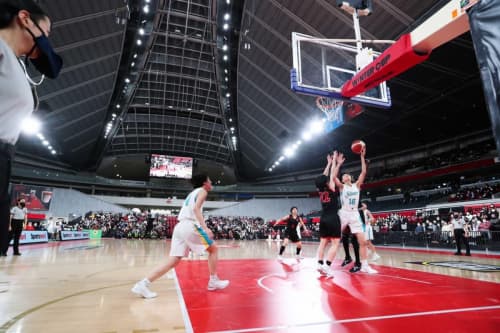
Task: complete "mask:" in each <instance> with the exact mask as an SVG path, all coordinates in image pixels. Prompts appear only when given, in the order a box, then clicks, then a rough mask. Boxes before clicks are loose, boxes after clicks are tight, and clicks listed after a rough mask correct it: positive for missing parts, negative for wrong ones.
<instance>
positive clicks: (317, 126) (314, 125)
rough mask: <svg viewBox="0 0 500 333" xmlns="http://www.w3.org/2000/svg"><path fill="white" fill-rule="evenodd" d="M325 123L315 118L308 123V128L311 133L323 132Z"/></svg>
mask: <svg viewBox="0 0 500 333" xmlns="http://www.w3.org/2000/svg"><path fill="white" fill-rule="evenodd" d="M324 126H325V124H324V123H323V121H321V120H318V119H315V120H313V121H312V122H311V123H310V124H309V130H310V131H311V134H319V133H321V132H323V128H324Z"/></svg>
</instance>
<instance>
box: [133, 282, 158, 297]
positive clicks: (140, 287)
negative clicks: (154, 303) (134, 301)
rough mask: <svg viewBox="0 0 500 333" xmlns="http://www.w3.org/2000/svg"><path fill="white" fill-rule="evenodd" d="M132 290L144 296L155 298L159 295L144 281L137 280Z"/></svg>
mask: <svg viewBox="0 0 500 333" xmlns="http://www.w3.org/2000/svg"><path fill="white" fill-rule="evenodd" d="M132 292H133V293H134V294H137V295H141V296H142V297H144V298H155V297H156V296H158V294H157V293H155V292H152V291H151V290H149V288H148V286H146V283H144V281H139V282H137V283H136V284H135V285H134V287H133V288H132Z"/></svg>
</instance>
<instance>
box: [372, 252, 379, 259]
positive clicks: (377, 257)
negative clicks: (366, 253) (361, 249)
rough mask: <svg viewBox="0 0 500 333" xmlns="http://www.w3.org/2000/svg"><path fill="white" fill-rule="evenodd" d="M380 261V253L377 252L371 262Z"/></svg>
mask: <svg viewBox="0 0 500 333" xmlns="http://www.w3.org/2000/svg"><path fill="white" fill-rule="evenodd" d="M379 259H380V256H379V255H378V253H376V252H375V253H374V254H373V255H372V258H371V260H372V261H377V260H379Z"/></svg>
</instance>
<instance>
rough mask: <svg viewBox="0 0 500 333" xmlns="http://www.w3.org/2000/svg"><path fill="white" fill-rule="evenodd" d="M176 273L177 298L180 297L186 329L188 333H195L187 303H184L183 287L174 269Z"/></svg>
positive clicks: (173, 270) (173, 269)
mask: <svg viewBox="0 0 500 333" xmlns="http://www.w3.org/2000/svg"><path fill="white" fill-rule="evenodd" d="M172 272H174V274H173V276H174V280H175V289H176V290H177V296H178V297H179V305H180V306H181V312H182V318H183V319H184V326H185V327H186V332H187V333H193V332H194V331H193V325H192V324H191V320H190V319H189V313H188V311H187V307H186V302H185V301H184V296H183V295H182V290H181V285H180V284H179V279H178V278H177V272H176V271H175V268H172Z"/></svg>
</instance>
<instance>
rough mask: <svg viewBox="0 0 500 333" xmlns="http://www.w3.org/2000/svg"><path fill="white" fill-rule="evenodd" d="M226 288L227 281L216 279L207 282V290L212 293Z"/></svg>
mask: <svg viewBox="0 0 500 333" xmlns="http://www.w3.org/2000/svg"><path fill="white" fill-rule="evenodd" d="M227 286H229V280H219V278H216V279H210V281H208V286H207V289H208V290H210V291H213V290H217V289H224V288H226V287H227Z"/></svg>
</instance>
